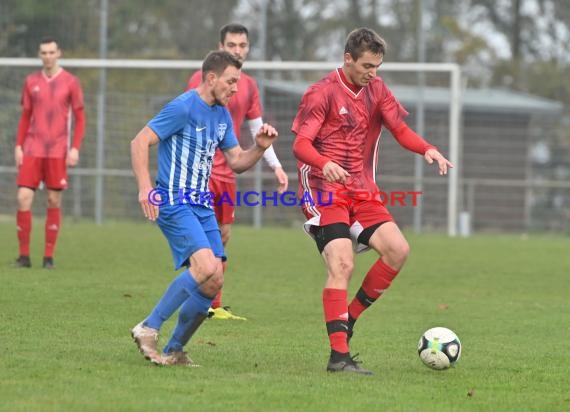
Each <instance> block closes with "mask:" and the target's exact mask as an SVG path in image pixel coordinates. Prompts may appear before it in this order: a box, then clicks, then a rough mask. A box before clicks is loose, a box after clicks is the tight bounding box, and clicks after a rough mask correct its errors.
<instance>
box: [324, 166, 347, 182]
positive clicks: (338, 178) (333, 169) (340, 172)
mask: <svg viewBox="0 0 570 412" xmlns="http://www.w3.org/2000/svg"><path fill="white" fill-rule="evenodd" d="M323 175H324V176H325V178H326V179H327V180H328V181H329V182H339V183H344V182H345V181H346V178H347V177H348V176H350V173H348V172H347V171H346V170H344V169H343V168H342V167H340V166H339V165H338V164H336V163H335V162H333V161H332V160H329V161H328V162H327V163H325V166H324V167H323Z"/></svg>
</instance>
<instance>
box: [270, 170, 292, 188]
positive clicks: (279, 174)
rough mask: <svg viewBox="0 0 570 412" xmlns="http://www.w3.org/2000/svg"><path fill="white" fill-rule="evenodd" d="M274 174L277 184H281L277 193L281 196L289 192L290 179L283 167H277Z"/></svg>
mask: <svg viewBox="0 0 570 412" xmlns="http://www.w3.org/2000/svg"><path fill="white" fill-rule="evenodd" d="M273 172H274V173H275V177H276V178H277V182H279V186H277V193H279V194H281V193H283V192H285V191H286V190H287V187H288V186H289V178H288V177H287V173H285V171H284V170H283V168H282V167H276V168H275V170H273Z"/></svg>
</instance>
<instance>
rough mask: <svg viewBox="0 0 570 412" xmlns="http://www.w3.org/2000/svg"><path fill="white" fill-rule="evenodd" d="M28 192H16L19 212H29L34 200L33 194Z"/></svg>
mask: <svg viewBox="0 0 570 412" xmlns="http://www.w3.org/2000/svg"><path fill="white" fill-rule="evenodd" d="M30 192H31V191H28V190H18V194H17V195H16V200H17V201H18V209H19V210H29V209H30V208H31V207H32V202H33V200H34V192H31V193H30Z"/></svg>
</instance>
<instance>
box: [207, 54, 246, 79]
mask: <svg viewBox="0 0 570 412" xmlns="http://www.w3.org/2000/svg"><path fill="white" fill-rule="evenodd" d="M228 66H234V67H235V68H236V69H241V62H240V61H239V60H238V59H236V58H235V57H234V56H232V55H231V54H230V53H228V52H227V51H225V50H216V51H211V52H210V53H208V55H207V56H206V58H205V59H204V62H203V63H202V78H204V79H205V78H206V74H208V72H214V73H216V74H217V75H218V76H220V75H221V74H222V73H223V72H224V71H225V70H226V68H227V67H228Z"/></svg>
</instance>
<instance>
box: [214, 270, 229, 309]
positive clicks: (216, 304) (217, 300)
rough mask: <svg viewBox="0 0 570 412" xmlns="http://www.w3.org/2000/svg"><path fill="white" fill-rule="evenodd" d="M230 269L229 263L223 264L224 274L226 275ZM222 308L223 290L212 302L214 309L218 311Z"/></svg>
mask: <svg viewBox="0 0 570 412" xmlns="http://www.w3.org/2000/svg"><path fill="white" fill-rule="evenodd" d="M227 267H228V262H227V261H226V262H222V270H223V272H224V273H226V269H227ZM221 306H222V289H220V290H219V291H218V293H217V294H216V296H215V297H214V300H213V301H212V309H216V308H219V307H221Z"/></svg>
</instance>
